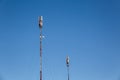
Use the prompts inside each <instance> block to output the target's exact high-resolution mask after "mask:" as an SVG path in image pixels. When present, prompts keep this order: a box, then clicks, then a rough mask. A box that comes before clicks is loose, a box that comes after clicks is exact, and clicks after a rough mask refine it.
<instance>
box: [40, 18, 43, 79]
mask: <svg viewBox="0 0 120 80" xmlns="http://www.w3.org/2000/svg"><path fill="white" fill-rule="evenodd" d="M42 26H43V17H42V16H40V17H39V28H40V80H42V38H43V36H42Z"/></svg>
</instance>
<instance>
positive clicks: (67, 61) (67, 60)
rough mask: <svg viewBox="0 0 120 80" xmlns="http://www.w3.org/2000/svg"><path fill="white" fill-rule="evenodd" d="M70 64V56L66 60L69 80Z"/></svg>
mask: <svg viewBox="0 0 120 80" xmlns="http://www.w3.org/2000/svg"><path fill="white" fill-rule="evenodd" d="M69 62H70V60H69V56H67V58H66V66H67V72H68V80H69Z"/></svg>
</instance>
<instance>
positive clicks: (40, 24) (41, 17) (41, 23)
mask: <svg viewBox="0 0 120 80" xmlns="http://www.w3.org/2000/svg"><path fill="white" fill-rule="evenodd" d="M42 26H43V16H39V28H40V29H41V28H42Z"/></svg>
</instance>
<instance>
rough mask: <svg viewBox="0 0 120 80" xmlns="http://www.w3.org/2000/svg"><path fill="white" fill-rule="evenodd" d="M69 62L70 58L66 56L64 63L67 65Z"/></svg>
mask: <svg viewBox="0 0 120 80" xmlns="http://www.w3.org/2000/svg"><path fill="white" fill-rule="evenodd" d="M69 62H70V59H69V56H67V57H66V65H67V67H68V66H69Z"/></svg>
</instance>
